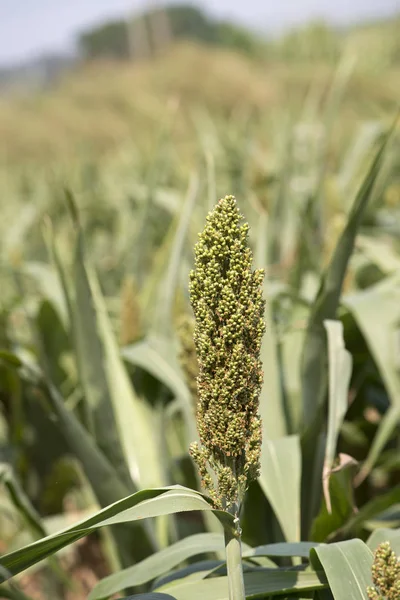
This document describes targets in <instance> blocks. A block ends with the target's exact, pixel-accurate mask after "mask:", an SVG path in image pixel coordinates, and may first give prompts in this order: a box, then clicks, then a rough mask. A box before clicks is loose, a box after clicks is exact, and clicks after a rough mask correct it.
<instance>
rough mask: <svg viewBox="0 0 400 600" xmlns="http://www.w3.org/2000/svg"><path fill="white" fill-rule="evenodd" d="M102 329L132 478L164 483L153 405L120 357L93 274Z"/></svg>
mask: <svg viewBox="0 0 400 600" xmlns="http://www.w3.org/2000/svg"><path fill="white" fill-rule="evenodd" d="M91 285H92V290H93V298H94V303H95V306H96V309H97V316H98V328H99V335H100V339H101V340H102V344H103V349H104V369H105V375H106V378H107V383H108V389H109V394H110V400H111V404H112V408H113V411H114V415H115V421H116V424H117V430H118V435H119V438H120V440H121V443H122V447H123V450H124V455H125V457H126V460H127V463H128V466H129V471H130V474H131V477H132V478H133V479H134V481H135V482H136V483H137V485H138V487H141V488H143V487H151V486H160V485H162V484H163V483H164V481H163V473H162V468H161V462H160V459H159V455H158V448H157V440H156V439H155V427H154V423H153V416H152V413H151V408H150V406H149V405H147V404H146V402H145V401H144V400H141V399H139V398H138V397H137V395H136V393H135V390H134V388H133V386H132V384H131V382H130V380H129V377H128V373H127V371H126V368H125V365H124V363H123V360H122V358H121V356H120V351H119V348H118V344H117V341H116V339H115V335H114V333H113V331H112V328H111V324H110V319H109V317H108V314H107V311H106V308H105V305H104V299H103V297H102V294H101V291H100V286H99V285H98V282H97V279H95V277H94V276H92V277H91Z"/></svg>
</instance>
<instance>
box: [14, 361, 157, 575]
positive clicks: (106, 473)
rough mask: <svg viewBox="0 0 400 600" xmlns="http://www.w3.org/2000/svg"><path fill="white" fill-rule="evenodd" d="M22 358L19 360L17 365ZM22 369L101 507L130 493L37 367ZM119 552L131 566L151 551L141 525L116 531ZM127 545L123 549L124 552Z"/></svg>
mask: <svg viewBox="0 0 400 600" xmlns="http://www.w3.org/2000/svg"><path fill="white" fill-rule="evenodd" d="M22 359H23V357H22V356H21V357H20V358H19V361H20V363H21V362H22ZM23 367H24V370H25V372H26V373H27V377H28V379H29V381H30V382H31V383H33V384H34V385H37V384H38V382H39V383H40V385H41V386H42V387H43V388H44V391H45V393H47V395H48V397H49V400H50V402H51V406H52V408H53V410H54V413H55V415H56V424H57V427H58V428H59V431H60V435H62V436H63V437H64V438H65V440H66V442H67V443H68V445H69V447H70V448H71V451H72V452H73V453H74V454H75V456H76V457H77V458H78V460H79V461H80V462H81V464H82V466H83V469H84V471H85V474H86V476H87V478H88V480H89V481H90V484H91V486H92V488H93V491H94V493H95V495H96V498H97V500H98V502H99V504H100V506H103V507H104V506H107V505H108V504H111V503H113V502H116V501H117V500H120V499H121V498H123V497H124V496H127V495H128V494H129V490H128V488H127V487H126V486H125V485H124V483H123V482H122V481H121V479H120V478H119V477H118V475H117V473H116V471H115V469H114V467H113V465H112V464H111V463H110V462H109V461H108V459H107V457H106V456H105V455H104V454H103V453H102V452H101V450H100V449H99V448H98V447H97V445H96V444H95V442H94V440H93V438H92V437H91V436H90V434H89V433H88V432H87V431H86V429H85V428H84V427H83V425H82V424H81V422H80V421H79V420H78V418H77V417H76V416H75V415H74V414H73V413H72V412H71V411H70V410H68V408H67V407H66V405H65V402H64V400H63V398H62V397H61V395H60V394H59V392H58V390H57V389H56V388H55V386H54V385H52V384H51V383H49V382H47V381H46V380H45V379H44V377H43V375H42V374H41V373H40V371H39V370H38V369H37V368H36V365H35V364H34V365H31V364H30V363H28V362H27V361H25V360H24V361H23ZM115 535H116V536H117V539H118V545H119V550H120V551H121V552H122V553H123V556H122V557H123V559H124V560H123V563H124V566H125V562H126V563H127V564H132V561H133V560H137V559H142V558H143V555H144V556H145V555H146V554H148V553H149V552H150V551H151V550H152V543H151V540H150V538H149V535H148V533H147V532H146V530H145V527H144V526H143V525H135V526H134V527H132V528H127V527H124V528H122V529H121V528H118V531H117V530H115ZM133 535H135V536H136V538H137V539H138V540H139V543H138V545H137V546H132V544H131V537H132V536H133ZM125 544H126V548H125V550H124V547H125Z"/></svg>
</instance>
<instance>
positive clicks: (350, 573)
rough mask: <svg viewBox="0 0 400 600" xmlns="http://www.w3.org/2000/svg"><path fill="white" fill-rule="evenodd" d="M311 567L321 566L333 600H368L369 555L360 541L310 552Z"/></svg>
mask: <svg viewBox="0 0 400 600" xmlns="http://www.w3.org/2000/svg"><path fill="white" fill-rule="evenodd" d="M311 560H312V562H313V564H314V567H315V568H318V567H319V565H322V567H323V569H324V571H325V574H326V577H327V580H328V583H329V587H330V589H331V591H332V593H333V597H334V599H335V600H368V596H367V587H368V586H369V585H372V575H371V568H372V552H371V550H370V549H369V548H368V547H367V546H366V545H365V544H364V542H362V541H361V540H357V539H356V540H350V541H347V542H339V543H337V544H330V545H325V544H323V545H321V546H318V547H317V548H315V549H314V550H312V551H311Z"/></svg>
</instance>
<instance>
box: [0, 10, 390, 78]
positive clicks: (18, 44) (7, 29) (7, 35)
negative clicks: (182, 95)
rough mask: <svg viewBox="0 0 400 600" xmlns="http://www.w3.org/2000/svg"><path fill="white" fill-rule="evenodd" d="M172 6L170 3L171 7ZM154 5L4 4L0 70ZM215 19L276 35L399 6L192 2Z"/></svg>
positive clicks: (369, 16)
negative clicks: (317, 21) (309, 24)
mask: <svg viewBox="0 0 400 600" xmlns="http://www.w3.org/2000/svg"><path fill="white" fill-rule="evenodd" d="M169 3H171V2H169ZM175 3H177V2H174V4H175ZM155 4H162V3H161V2H155V1H154V0H153V1H151V0H147V1H146V0H136V2H135V3H133V2H132V1H131V0H70V1H69V2H68V3H66V4H64V3H63V4H62V5H58V6H56V5H55V3H53V2H51V0H13V2H11V1H9V0H3V2H1V3H0V66H3V67H6V66H10V65H13V64H16V63H19V62H23V61H25V60H28V59H30V58H35V57H39V56H40V55H43V54H46V53H58V52H62V53H65V52H67V51H68V50H71V51H72V50H73V48H74V39H75V36H76V35H77V34H78V33H79V31H82V30H83V29H85V28H89V27H91V26H94V25H96V24H99V23H101V22H103V21H106V20H107V19H112V18H121V17H123V16H124V15H128V14H129V13H132V12H139V11H140V10H143V9H146V8H148V7H150V6H154V5H155ZM191 4H194V5H197V6H199V7H200V8H203V9H205V10H206V11H207V12H208V13H209V14H211V15H214V16H216V17H219V18H229V19H232V20H234V21H236V22H239V23H242V24H243V25H246V26H250V27H254V28H257V29H261V30H265V31H271V32H272V31H280V30H283V29H286V28H288V27H291V26H295V25H298V24H301V23H304V22H307V21H310V20H312V19H318V18H322V19H324V20H326V21H329V22H331V23H333V24H336V25H346V24H352V23H355V22H357V21H364V20H369V19H375V18H380V17H386V16H390V15H391V14H394V13H395V12H396V11H400V2H399V0H353V3H352V4H351V5H349V3H348V0H336V2H335V3H332V2H331V1H330V0H295V1H290V0H282V1H281V2H280V3H279V5H276V4H275V3H274V4H272V3H271V2H270V3H265V0H247V1H246V2H242V1H241V0H217V1H216V0H197V1H196V2H191Z"/></svg>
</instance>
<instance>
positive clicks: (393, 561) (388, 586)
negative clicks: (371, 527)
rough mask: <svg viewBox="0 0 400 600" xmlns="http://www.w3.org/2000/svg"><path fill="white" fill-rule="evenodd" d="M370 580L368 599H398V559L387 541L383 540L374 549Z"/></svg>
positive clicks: (399, 598) (399, 566)
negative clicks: (371, 583) (371, 582)
mask: <svg viewBox="0 0 400 600" xmlns="http://www.w3.org/2000/svg"><path fill="white" fill-rule="evenodd" d="M372 581H373V584H374V585H373V587H369V588H368V598H369V600H400V560H399V559H398V558H397V556H396V554H395V553H394V552H393V550H392V549H391V547H390V543H389V542H383V543H382V544H380V545H379V546H378V548H377V549H376V551H375V555H374V563H373V565H372Z"/></svg>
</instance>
